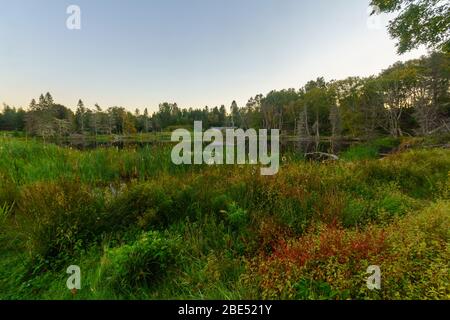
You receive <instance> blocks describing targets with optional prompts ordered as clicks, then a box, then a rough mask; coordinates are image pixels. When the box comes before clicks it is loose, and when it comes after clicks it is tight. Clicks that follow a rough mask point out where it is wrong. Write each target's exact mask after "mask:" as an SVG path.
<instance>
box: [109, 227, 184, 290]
mask: <svg viewBox="0 0 450 320" xmlns="http://www.w3.org/2000/svg"><path fill="white" fill-rule="evenodd" d="M179 250H180V239H179V238H169V237H168V234H162V233H160V232H157V231H150V232H147V233H144V234H143V235H141V236H140V237H139V239H138V240H137V241H135V242H134V243H132V244H125V245H122V246H120V247H118V248H112V249H107V250H106V253H105V255H104V256H103V258H102V262H101V271H100V272H101V274H102V281H104V282H106V283H108V285H111V286H112V287H113V288H115V289H117V290H130V289H132V288H136V287H138V286H149V287H151V286H152V285H154V284H155V283H156V282H157V281H158V280H160V279H162V278H163V277H164V276H165V275H166V273H167V271H168V269H169V268H173V267H174V266H175V264H176V263H177V260H178V256H179V255H180V251H179Z"/></svg>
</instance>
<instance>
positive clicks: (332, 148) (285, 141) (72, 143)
mask: <svg viewBox="0 0 450 320" xmlns="http://www.w3.org/2000/svg"><path fill="white" fill-rule="evenodd" d="M54 143H56V144H58V145H60V146H64V147H71V148H75V149H79V150H91V149H96V148H118V149H127V148H143V147H146V146H167V145H170V144H173V142H171V141H170V140H166V139H159V140H147V141H146V140H136V139H126V138H125V139H115V140H110V141H96V140H93V139H83V138H81V139H65V140H60V141H54ZM355 143H358V142H357V141H353V140H345V139H322V140H320V141H316V140H314V139H295V138H284V137H283V138H281V139H280V151H281V153H293V154H299V155H304V154H307V153H315V152H322V153H329V154H336V155H339V154H340V153H341V152H343V151H345V150H347V149H348V148H349V147H350V146H351V145H353V144H355ZM207 144H208V143H206V144H205V146H206V145H207ZM247 145H248V141H247ZM268 147H269V149H270V143H268Z"/></svg>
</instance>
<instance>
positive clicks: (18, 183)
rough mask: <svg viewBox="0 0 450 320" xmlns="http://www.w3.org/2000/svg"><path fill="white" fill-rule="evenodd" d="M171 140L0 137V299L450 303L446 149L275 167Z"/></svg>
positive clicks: (403, 144) (374, 152) (417, 143)
mask: <svg viewBox="0 0 450 320" xmlns="http://www.w3.org/2000/svg"><path fill="white" fill-rule="evenodd" d="M394 146H395V152H392V153H391V154H389V155H387V156H385V157H379V153H380V152H382V151H383V150H384V149H385V148H393V147H394ZM170 152H171V146H170V144H167V145H155V146H151V145H148V146H145V147H135V148H125V149H122V150H119V149H117V148H98V149H94V150H84V151H80V150H76V149H71V148H63V147H58V146H56V145H53V144H43V143H42V142H40V141H37V140H33V139H27V140H25V139H24V138H17V137H6V138H0V299H450V270H449V261H450V245H449V244H450V232H449V230H450V150H449V149H445V148H437V147H433V146H430V143H426V141H423V139H420V138H414V139H397V140H395V141H394V140H392V139H384V140H383V139H381V140H377V141H375V142H371V143H367V144H364V145H357V146H354V147H351V148H350V149H348V150H347V151H345V152H343V154H342V155H341V157H340V160H339V161H330V162H312V161H306V160H304V159H303V158H302V157H299V156H297V155H294V154H290V153H288V154H285V155H284V156H283V161H282V163H281V168H280V171H279V173H278V174H277V175H275V176H261V175H260V174H259V170H257V168H255V167H254V166H248V165H231V166H230V165H227V166H207V165H197V166H176V165H174V164H173V163H172V162H171V159H170ZM69 265H79V266H80V268H81V272H82V288H81V289H80V290H78V291H76V292H73V291H70V290H68V289H67V287H66V280H67V277H68V275H67V274H66V268H67V267H68V266H69ZM370 265H378V266H380V268H381V273H382V274H381V275H382V287H381V289H380V290H369V289H368V288H367V286H366V278H367V276H368V275H367V274H366V269H367V267H368V266H370Z"/></svg>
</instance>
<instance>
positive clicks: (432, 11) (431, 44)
mask: <svg viewBox="0 0 450 320" xmlns="http://www.w3.org/2000/svg"><path fill="white" fill-rule="evenodd" d="M371 5H372V6H377V7H378V8H379V9H380V11H381V12H382V13H391V12H396V13H397V12H398V13H399V14H398V16H397V17H396V18H395V19H393V20H392V21H391V22H390V23H389V33H390V34H391V36H392V37H393V38H396V39H397V40H398V44H397V47H398V52H399V53H405V52H407V51H410V50H412V49H414V48H417V47H418V46H419V45H426V46H427V47H428V48H432V49H435V48H438V49H445V50H449V49H450V42H449V41H450V39H449V33H448V30H449V29H450V19H449V17H448V13H449V10H450V7H449V4H448V3H447V2H446V1H440V0H419V1H410V0H372V2H371Z"/></svg>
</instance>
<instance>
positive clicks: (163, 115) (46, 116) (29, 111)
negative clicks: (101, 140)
mask: <svg viewBox="0 0 450 320" xmlns="http://www.w3.org/2000/svg"><path fill="white" fill-rule="evenodd" d="M449 75H450V56H449V54H448V53H442V52H434V53H431V54H430V55H429V56H424V57H422V58H420V59H416V60H410V61H407V62H404V63H403V62H397V63H395V64H394V65H392V66H390V67H389V68H387V69H386V70H384V71H382V72H381V73H380V74H379V75H374V76H372V77H368V78H360V77H350V78H347V79H344V80H333V81H329V82H327V81H325V80H324V79H323V78H318V79H316V80H313V81H309V82H308V83H307V84H306V85H304V86H303V87H302V88H300V89H293V88H291V89H285V90H280V91H276V90H273V91H271V92H269V93H267V94H266V95H262V94H258V95H256V96H254V97H251V98H250V99H249V100H248V102H247V104H246V105H245V106H242V107H239V106H238V105H237V104H236V102H235V101H233V102H232V103H231V105H230V106H229V107H225V106H224V105H222V106H220V107H218V106H215V107H208V106H206V107H204V108H203V109H202V108H189V109H186V108H180V107H178V105H177V104H176V103H168V102H164V103H161V104H160V105H159V109H158V111H156V112H153V113H152V114H150V113H149V112H148V109H147V108H145V109H144V111H143V112H141V111H140V110H139V109H136V111H135V112H134V113H132V112H129V111H127V110H128V109H127V108H125V107H116V106H114V107H103V108H102V107H101V106H99V105H98V104H96V105H95V106H94V107H92V108H89V107H86V106H85V105H84V103H83V101H82V100H81V99H80V100H79V101H78V104H77V106H76V111H75V112H73V111H72V109H71V108H70V107H67V106H63V105H60V104H58V103H56V102H55V101H54V100H53V97H52V95H51V94H50V93H46V94H45V95H44V94H42V95H41V96H40V97H39V99H38V100H37V101H36V100H35V99H33V100H32V101H31V103H30V105H29V106H28V108H25V109H24V108H12V107H10V106H7V105H5V106H4V108H3V112H2V114H0V131H25V132H27V133H28V134H29V135H33V136H40V137H54V138H63V137H70V135H72V134H82V135H111V134H114V135H130V134H135V133H139V132H141V133H147V132H160V131H170V130H173V129H175V128H180V127H187V128H191V127H192V125H193V123H194V121H203V124H204V127H239V128H243V129H248V128H254V129H261V128H264V129H280V130H281V132H282V133H283V134H285V135H290V136H297V137H299V138H310V137H317V136H319V137H353V138H354V137H357V138H372V137H376V136H379V135H390V136H392V137H400V136H415V135H430V134H433V133H438V132H448V131H450V93H449V90H448V88H449V78H450V77H449ZM74 109H75V107H74Z"/></svg>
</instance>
